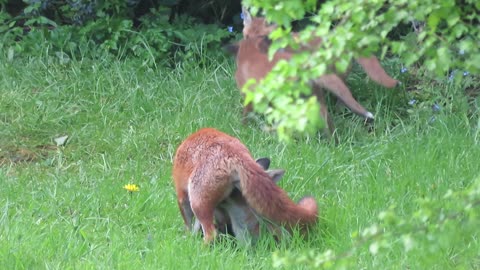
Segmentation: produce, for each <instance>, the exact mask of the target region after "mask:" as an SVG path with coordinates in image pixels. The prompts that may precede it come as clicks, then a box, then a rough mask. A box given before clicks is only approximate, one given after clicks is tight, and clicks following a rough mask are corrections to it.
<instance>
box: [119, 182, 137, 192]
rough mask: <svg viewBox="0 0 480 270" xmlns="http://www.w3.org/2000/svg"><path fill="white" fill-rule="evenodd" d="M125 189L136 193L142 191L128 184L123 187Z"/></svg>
mask: <svg viewBox="0 0 480 270" xmlns="http://www.w3.org/2000/svg"><path fill="white" fill-rule="evenodd" d="M123 188H124V189H126V190H127V191H128V192H136V191H139V190H140V188H139V187H138V186H137V185H135V184H126V185H125V186H123Z"/></svg>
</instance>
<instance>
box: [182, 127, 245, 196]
mask: <svg viewBox="0 0 480 270" xmlns="http://www.w3.org/2000/svg"><path fill="white" fill-rule="evenodd" d="M242 156H250V152H249V151H248V149H247V148H246V147H245V146H244V145H243V144H242V143H241V142H240V140H238V139H237V138H234V137H231V136H229V135H227V134H225V133H222V132H220V131H218V130H216V129H212V128H204V129H201V130H199V131H197V132H195V133H193V134H192V135H190V136H189V137H188V138H187V139H185V141H183V142H182V144H180V146H179V147H178V149H177V152H176V154H175V157H174V161H173V177H174V179H175V181H181V183H176V184H177V185H180V186H183V187H184V188H186V186H187V185H188V183H187V181H188V178H189V177H190V175H191V174H192V172H193V170H195V169H196V168H199V167H200V166H201V167H202V170H203V171H204V173H210V172H207V170H216V171H224V173H225V174H228V173H230V170H231V167H232V166H234V165H236V164H233V163H237V161H238V160H241V159H242V158H241V157H242ZM207 163H208V164H207Z"/></svg>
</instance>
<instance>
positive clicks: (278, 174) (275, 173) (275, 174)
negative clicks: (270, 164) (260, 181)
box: [267, 169, 285, 183]
mask: <svg viewBox="0 0 480 270" xmlns="http://www.w3.org/2000/svg"><path fill="white" fill-rule="evenodd" d="M267 173H268V175H269V176H270V177H271V178H272V181H273V182H274V183H278V181H280V179H282V176H283V175H284V174H285V170H282V169H275V170H269V171H267Z"/></svg>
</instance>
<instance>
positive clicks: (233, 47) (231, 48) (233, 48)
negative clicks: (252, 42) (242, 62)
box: [223, 43, 240, 56]
mask: <svg viewBox="0 0 480 270" xmlns="http://www.w3.org/2000/svg"><path fill="white" fill-rule="evenodd" d="M239 47H240V45H239V44H238V43H230V44H227V45H224V46H223V50H225V51H226V52H227V53H229V54H231V55H235V56H236V55H237V53H238V48H239Z"/></svg>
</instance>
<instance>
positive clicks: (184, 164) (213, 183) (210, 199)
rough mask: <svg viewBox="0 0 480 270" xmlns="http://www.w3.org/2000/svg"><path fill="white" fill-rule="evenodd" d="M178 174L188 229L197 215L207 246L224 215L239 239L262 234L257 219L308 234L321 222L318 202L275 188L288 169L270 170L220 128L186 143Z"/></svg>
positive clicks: (197, 134) (177, 158)
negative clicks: (296, 200) (294, 199)
mask: <svg viewBox="0 0 480 270" xmlns="http://www.w3.org/2000/svg"><path fill="white" fill-rule="evenodd" d="M172 173H173V180H174V184H175V190H176V193H177V200H178V206H179V208H180V212H181V214H182V217H183V220H184V222H185V226H186V228H187V230H192V226H193V222H192V221H193V217H194V216H195V218H196V219H197V220H198V222H199V223H200V225H201V227H202V231H203V237H204V241H205V243H210V242H211V241H213V240H214V239H215V236H216V234H217V232H216V228H215V224H214V220H215V218H222V215H224V213H226V214H227V215H228V216H229V219H230V221H228V220H227V221H223V222H227V223H228V222H231V224H232V227H233V230H234V233H235V236H237V237H242V236H241V235H242V234H245V233H250V234H256V233H257V232H256V231H255V230H256V226H257V224H258V220H256V215H259V216H261V217H262V218H265V219H267V220H269V221H271V222H273V223H275V224H278V225H281V226H285V227H286V229H287V230H291V229H292V228H294V227H295V226H299V228H300V229H301V231H302V232H306V230H307V229H308V227H309V226H313V225H314V224H316V222H317V216H318V208H317V203H316V201H315V199H314V198H312V197H305V198H303V199H302V200H300V202H299V203H298V204H295V203H294V202H293V201H292V200H291V199H290V198H289V197H288V195H287V193H286V192H285V191H284V190H282V189H281V188H280V187H278V186H277V185H276V184H275V182H276V181H278V179H279V178H280V177H281V176H282V175H283V173H284V171H283V170H272V171H265V168H264V167H262V165H261V164H259V163H257V162H255V160H254V159H253V158H252V156H251V154H250V152H249V151H248V149H247V148H246V147H245V145H243V144H242V143H241V142H240V140H238V139H237V138H234V137H231V136H229V135H227V134H225V133H223V132H220V131H218V130H216V129H212V128H204V129H200V130H199V131H197V132H195V133H193V134H192V135H190V136H189V137H188V138H187V139H185V141H183V142H182V143H181V144H180V146H179V147H178V149H177V151H176V153H175V157H174V160H173V170H172ZM236 189H238V191H235V190H236ZM232 192H233V193H232ZM238 192H239V193H238ZM243 200H245V202H246V203H245V202H243ZM219 209H220V210H219ZM222 209H223V210H222ZM250 209H251V210H253V211H250ZM222 211H225V212H222ZM216 212H217V213H220V215H219V216H217V217H215V214H216ZM217 222H218V220H217ZM252 226H253V227H252Z"/></svg>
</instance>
